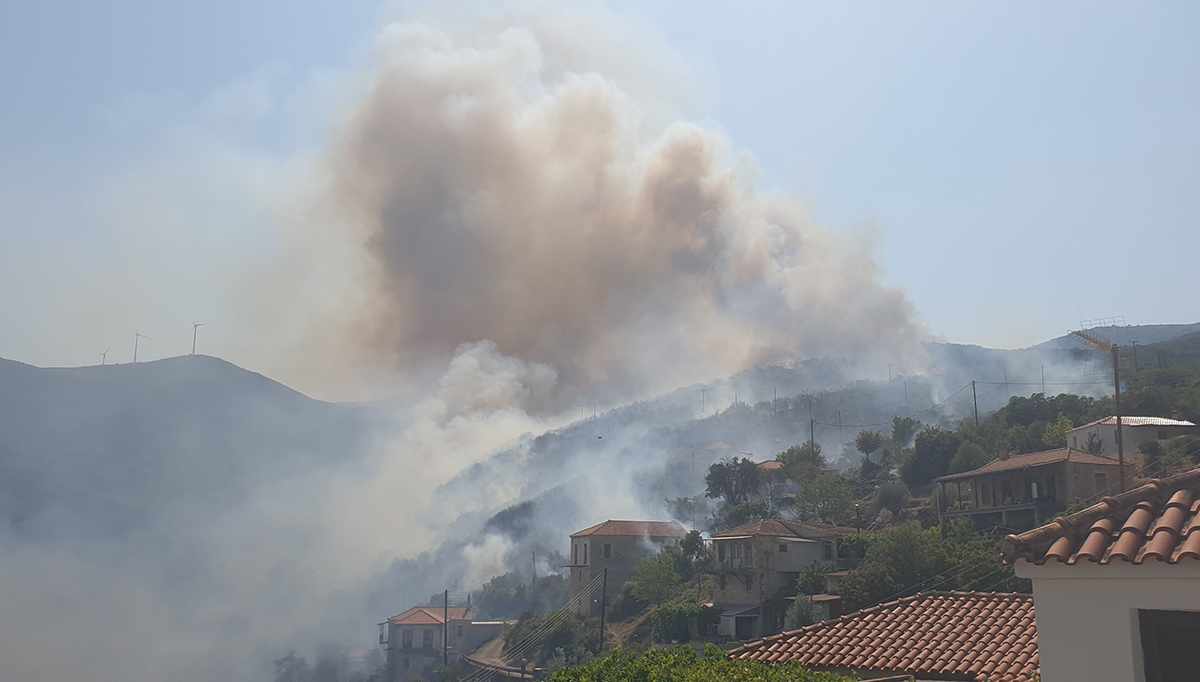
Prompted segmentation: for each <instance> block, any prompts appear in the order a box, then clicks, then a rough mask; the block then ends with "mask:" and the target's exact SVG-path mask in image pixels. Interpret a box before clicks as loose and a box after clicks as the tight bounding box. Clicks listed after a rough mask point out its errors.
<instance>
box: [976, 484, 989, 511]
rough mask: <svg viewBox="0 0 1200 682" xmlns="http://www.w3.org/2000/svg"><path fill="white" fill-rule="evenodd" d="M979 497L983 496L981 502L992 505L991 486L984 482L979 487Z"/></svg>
mask: <svg viewBox="0 0 1200 682" xmlns="http://www.w3.org/2000/svg"><path fill="white" fill-rule="evenodd" d="M979 492H980V497H981V498H983V504H985V505H987V506H989V507H990V506H992V486H990V485H987V484H986V483H985V484H984V485H983V487H981V488H980V489H979Z"/></svg>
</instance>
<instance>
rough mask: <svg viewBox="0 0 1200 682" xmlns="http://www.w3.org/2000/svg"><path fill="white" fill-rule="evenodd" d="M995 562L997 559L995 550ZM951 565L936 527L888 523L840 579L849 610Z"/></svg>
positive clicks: (888, 595)
mask: <svg viewBox="0 0 1200 682" xmlns="http://www.w3.org/2000/svg"><path fill="white" fill-rule="evenodd" d="M996 561H997V562H999V561H1000V559H999V553H998V552H997V558H996ZM950 567H951V562H950V548H949V547H948V544H947V543H946V542H945V540H944V539H943V538H942V533H941V531H940V530H938V529H937V528H931V529H929V530H923V529H922V528H921V525H920V524H918V523H904V524H900V525H896V526H890V527H888V528H886V529H884V530H883V531H880V532H879V533H875V534H873V536H872V539H871V541H870V544H869V545H868V547H867V557H866V559H865V560H864V561H863V563H862V564H861V565H860V566H859V567H858V568H856V569H854V570H852V571H850V574H849V575H848V576H846V578H845V579H844V580H843V581H842V583H841V585H840V586H839V591H840V592H841V593H842V599H843V601H844V602H845V604H846V606H847V608H848V609H850V610H855V609H860V608H863V607H865V606H869V605H871V604H874V603H877V602H879V601H881V600H883V599H887V598H890V597H893V596H895V595H897V594H898V593H900V592H902V591H904V590H906V589H908V588H911V587H914V586H917V585H919V584H920V583H921V582H922V581H925V580H926V579H927V578H931V577H933V576H936V575H938V574H939V573H941V572H943V571H946V570H947V569H949V568H950Z"/></svg>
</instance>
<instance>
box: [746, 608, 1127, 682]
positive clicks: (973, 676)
mask: <svg viewBox="0 0 1200 682" xmlns="http://www.w3.org/2000/svg"><path fill="white" fill-rule="evenodd" d="M1038 646H1039V641H1038V625H1037V619H1036V618H1035V615H1034V608H1033V598H1032V597H1031V596H1030V595H1027V594H1012V593H1003V592H925V593H921V594H917V595H914V596H911V597H905V598H903V599H900V600H898V601H893V602H888V603H885V604H879V605H877V606H872V607H870V608H867V609H863V610H862V611H858V612H856V613H851V614H849V615H845V616H842V617H841V618H837V619H834V620H830V621H825V622H823V623H817V624H815V625H810V626H808V627H806V628H802V629H800V630H795V631H792V632H785V633H783V634H781V635H775V636H773V637H767V638H766V639H763V640H762V641H758V642H753V643H751V644H747V645H745V646H742V647H739V648H737V649H734V650H732V651H730V652H729V655H730V656H731V657H733V658H737V659H744V660H755V661H762V662H766V663H782V662H784V661H800V662H801V663H803V664H805V665H806V666H808V667H810V668H815V669H818V670H827V671H831V672H838V673H842V674H849V675H856V676H859V677H861V678H862V679H879V678H891V677H894V676H910V675H911V676H912V677H913V678H915V679H916V680H918V681H922V680H978V681H980V682H983V681H985V680H986V681H989V682H1032V681H1033V680H1036V679H1038V675H1039V673H1040V669H1039V663H1040V659H1039V653H1038ZM1047 679H1048V678H1047ZM1070 679H1073V680H1089V681H1090V680H1099V679H1108V678H1101V677H1092V678H1088V677H1073V678H1070Z"/></svg>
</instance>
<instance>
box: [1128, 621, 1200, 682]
mask: <svg viewBox="0 0 1200 682" xmlns="http://www.w3.org/2000/svg"><path fill="white" fill-rule="evenodd" d="M1138 627H1139V629H1140V630H1141V635H1142V665H1143V667H1144V669H1145V671H1146V682H1174V681H1175V680H1192V679H1195V675H1196V670H1197V669H1198V668H1200V647H1197V646H1196V642H1197V641H1200V613H1196V612H1194V611H1141V610H1139V611H1138Z"/></svg>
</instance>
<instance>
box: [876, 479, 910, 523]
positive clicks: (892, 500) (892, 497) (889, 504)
mask: <svg viewBox="0 0 1200 682" xmlns="http://www.w3.org/2000/svg"><path fill="white" fill-rule="evenodd" d="M908 498H909V493H908V486H906V485H904V484H903V483H900V482H899V481H894V482H891V483H884V484H883V485H881V486H879V490H876V491H875V504H876V505H878V507H879V508H880V509H887V510H888V511H890V512H892V515H893V516H899V515H900V510H901V509H904V507H905V506H906V505H907V504H908Z"/></svg>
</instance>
